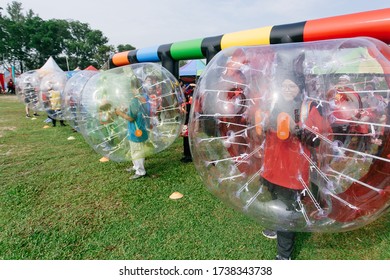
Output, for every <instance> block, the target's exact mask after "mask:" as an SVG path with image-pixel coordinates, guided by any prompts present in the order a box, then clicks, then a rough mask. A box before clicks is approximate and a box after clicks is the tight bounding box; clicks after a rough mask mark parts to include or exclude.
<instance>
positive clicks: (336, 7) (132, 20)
mask: <svg viewBox="0 0 390 280" xmlns="http://www.w3.org/2000/svg"><path fill="white" fill-rule="evenodd" d="M11 2H12V1H9V0H0V7H3V8H4V9H5V7H6V5H7V4H8V3H11ZM17 2H21V3H22V6H23V8H24V12H26V11H27V10H28V9H32V10H33V11H34V12H35V13H36V14H38V15H39V16H40V17H41V18H42V19H44V20H47V19H51V18H55V19H73V20H78V21H81V22H83V23H88V24H89V25H90V27H91V28H92V29H98V30H101V31H102V32H103V34H104V36H106V37H107V38H108V39H109V44H112V45H114V46H117V45H119V44H131V45H133V46H134V47H136V48H145V47H153V46H157V45H162V44H167V43H174V42H179V41H185V40H191V39H198V38H205V37H212V36H217V35H222V34H225V33H231V32H236V31H242V30H247V29H253V28H259V27H264V26H272V25H281V24H288V23H294V22H300V21H305V20H310V19H319V18H325V17H331V16H336V15H344V14H351V13H357V12H363V11H370V10H377V9H384V8H390V1H389V0H257V1H256V0H236V1H233V0H232V1H223V0H192V1H191V0H167V1H164V0H139V1H134V0H108V1H98V0H63V1H58V0H19V1H17Z"/></svg>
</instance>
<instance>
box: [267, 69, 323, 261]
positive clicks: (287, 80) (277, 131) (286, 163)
mask: <svg viewBox="0 0 390 280" xmlns="http://www.w3.org/2000/svg"><path fill="white" fill-rule="evenodd" d="M280 80H281V81H282V83H281V91H280V92H281V94H280V97H281V98H279V99H278V101H277V102H276V104H275V106H274V108H273V109H272V110H271V112H270V114H269V126H268V127H269V128H268V130H267V131H266V136H265V140H266V142H265V151H264V172H263V173H262V175H261V176H262V178H261V183H262V184H263V185H264V186H265V187H267V188H268V190H269V192H270V194H271V198H272V200H280V201H281V202H283V204H284V205H285V206H286V208H285V209H283V211H300V206H299V204H298V201H299V200H300V197H301V196H302V192H303V191H304V190H305V189H304V186H303V185H302V183H301V181H300V180H299V178H302V179H303V180H304V181H305V183H306V185H310V184H309V162H308V161H307V160H306V159H305V158H303V156H302V154H301V151H304V153H305V154H306V155H309V156H310V155H311V149H313V148H316V147H318V145H319V139H318V138H316V137H315V134H314V133H311V132H307V131H306V130H302V129H301V128H300V127H301V125H302V124H301V123H300V110H301V106H302V93H303V90H304V86H305V80H304V76H298V75H290V74H286V75H285V76H284V77H283V78H281V79H280ZM309 106H310V105H309ZM323 120H324V119H323V117H322V116H321V114H320V112H319V111H318V109H317V108H316V106H310V109H309V113H308V117H307V119H306V120H305V125H306V126H307V127H310V128H313V127H316V128H319V129H321V128H322V127H323ZM321 131H322V130H321ZM262 233H263V235H264V236H265V237H267V238H271V239H277V255H276V260H290V259H291V256H292V253H293V249H294V243H295V232H293V231H287V230H283V229H277V231H274V230H270V229H266V230H264V231H263V232H262Z"/></svg>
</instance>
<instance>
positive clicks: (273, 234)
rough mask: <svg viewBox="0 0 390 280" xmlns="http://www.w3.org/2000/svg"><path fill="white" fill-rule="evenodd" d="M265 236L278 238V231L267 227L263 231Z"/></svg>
mask: <svg viewBox="0 0 390 280" xmlns="http://www.w3.org/2000/svg"><path fill="white" fill-rule="evenodd" d="M261 233H262V234H263V235H264V236H265V237H267V238H269V239H276V238H277V237H278V235H277V234H276V231H274V230H270V229H265V230H263V231H262V232H261Z"/></svg>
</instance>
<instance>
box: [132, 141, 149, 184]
mask: <svg viewBox="0 0 390 280" xmlns="http://www.w3.org/2000/svg"><path fill="white" fill-rule="evenodd" d="M143 148H144V146H143V143H135V142H132V141H130V151H131V156H132V158H133V160H132V161H133V168H134V170H135V174H134V175H133V176H132V177H130V178H131V179H137V178H139V177H142V176H145V175H146V170H145V158H143V157H142V155H143Z"/></svg>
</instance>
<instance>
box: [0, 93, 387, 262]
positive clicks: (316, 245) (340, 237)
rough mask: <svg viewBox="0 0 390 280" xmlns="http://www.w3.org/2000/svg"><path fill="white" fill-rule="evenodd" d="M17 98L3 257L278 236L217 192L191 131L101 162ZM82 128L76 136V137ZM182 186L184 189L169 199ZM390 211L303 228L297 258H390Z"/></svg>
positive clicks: (214, 252) (245, 255)
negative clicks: (185, 142)
mask: <svg viewBox="0 0 390 280" xmlns="http://www.w3.org/2000/svg"><path fill="white" fill-rule="evenodd" d="M45 119H46V114H44V113H41V116H39V117H37V119H35V120H32V119H27V118H25V113H24V105H23V104H22V103H20V102H19V101H18V100H17V98H16V97H15V96H13V95H12V96H10V95H4V96H3V95H1V96H0V259H2V260H46V259H49V260H86V259H94V260H97V259H100V260H217V259H221V260H228V259H232V260H236V259H243V260H246V259H248V260H258V259H259V260H260V259H274V257H275V255H276V241H275V240H269V239H266V238H264V237H263V236H262V234H261V230H262V229H263V227H262V226H261V225H259V224H257V223H256V222H254V221H252V220H251V219H249V218H247V217H246V216H244V215H243V214H241V213H239V212H237V211H235V210H233V209H231V208H229V207H228V206H226V205H224V204H223V203H222V202H221V201H220V200H219V199H217V198H216V197H214V196H213V195H212V194H211V193H209V192H208V190H207V189H206V187H205V186H204V184H203V182H202V180H201V178H200V176H199V175H198V173H197V172H196V170H195V167H194V165H193V163H187V164H183V163H181V162H180V158H181V156H182V139H181V138H180V139H177V141H176V142H175V143H174V144H173V145H172V146H171V147H169V148H168V149H167V150H165V151H164V152H161V153H159V154H157V155H155V156H153V157H151V158H148V159H147V160H146V170H147V172H148V174H149V175H148V176H147V177H146V178H142V179H139V180H136V181H130V180H129V174H128V173H127V172H126V171H125V168H127V167H129V166H130V163H115V162H106V163H101V162H99V159H100V158H101V156H100V155H98V154H96V153H95V152H94V151H93V150H92V148H91V147H90V146H89V145H88V144H87V143H86V142H85V141H84V139H83V137H82V136H81V135H80V134H79V133H73V132H72V131H71V128H70V127H69V126H66V127H61V126H57V127H50V128H47V129H44V128H43V126H44V125H45V123H44V122H43V121H44V120H45ZM69 136H74V137H75V138H76V139H75V140H73V141H70V140H67V138H68V137H69ZM175 191H178V192H180V193H182V194H184V197H183V198H182V199H179V200H170V199H169V195H170V194H171V193H173V192H175ZM389 218H390V214H389V213H387V214H386V215H384V216H382V217H381V218H379V219H378V220H376V221H374V222H373V223H371V224H369V225H368V226H365V227H363V228H361V229H358V230H355V231H350V232H345V233H323V234H321V233H299V234H298V235H297V244H296V250H295V253H294V259H300V260H322V259H327V260H388V259H390V219H389Z"/></svg>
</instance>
